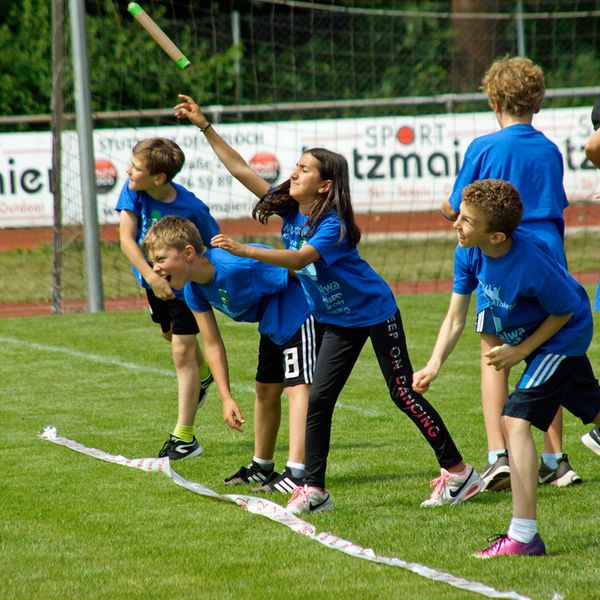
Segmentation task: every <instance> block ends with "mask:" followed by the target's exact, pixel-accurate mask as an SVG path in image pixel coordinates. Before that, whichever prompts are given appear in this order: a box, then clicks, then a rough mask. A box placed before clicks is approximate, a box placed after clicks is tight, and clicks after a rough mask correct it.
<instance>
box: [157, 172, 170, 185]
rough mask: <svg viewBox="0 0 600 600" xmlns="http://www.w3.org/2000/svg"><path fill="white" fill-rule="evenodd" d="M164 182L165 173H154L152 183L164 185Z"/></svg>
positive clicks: (165, 178)
mask: <svg viewBox="0 0 600 600" xmlns="http://www.w3.org/2000/svg"><path fill="white" fill-rule="evenodd" d="M165 183H167V175H166V174H165V173H157V174H156V175H154V185H165Z"/></svg>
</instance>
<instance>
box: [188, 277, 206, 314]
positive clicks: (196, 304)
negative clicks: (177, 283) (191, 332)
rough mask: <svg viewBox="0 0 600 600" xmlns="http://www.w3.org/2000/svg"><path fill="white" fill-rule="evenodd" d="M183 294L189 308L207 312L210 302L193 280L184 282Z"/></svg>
mask: <svg viewBox="0 0 600 600" xmlns="http://www.w3.org/2000/svg"><path fill="white" fill-rule="evenodd" d="M183 296H184V298H185V303H186V304H187V305H188V306H189V307H190V309H191V310H194V311H196V312H207V311H209V310H210V308H211V306H210V303H209V302H208V300H207V299H206V297H205V296H204V294H203V293H202V291H201V289H200V286H199V285H198V284H196V283H194V282H193V281H189V282H188V283H186V284H185V287H184V288H183Z"/></svg>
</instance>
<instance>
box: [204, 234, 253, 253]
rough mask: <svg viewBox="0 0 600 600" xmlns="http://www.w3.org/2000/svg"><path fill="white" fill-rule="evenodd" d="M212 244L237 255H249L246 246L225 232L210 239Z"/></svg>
mask: <svg viewBox="0 0 600 600" xmlns="http://www.w3.org/2000/svg"><path fill="white" fill-rule="evenodd" d="M210 245H211V246H214V247H215V248H221V249H223V250H227V252H231V254H234V255H235V256H247V251H246V246H245V245H244V244H240V242H236V241H235V240H234V239H233V238H230V237H229V236H227V235H224V234H223V233H218V234H217V235H215V236H214V237H213V238H212V239H211V240H210Z"/></svg>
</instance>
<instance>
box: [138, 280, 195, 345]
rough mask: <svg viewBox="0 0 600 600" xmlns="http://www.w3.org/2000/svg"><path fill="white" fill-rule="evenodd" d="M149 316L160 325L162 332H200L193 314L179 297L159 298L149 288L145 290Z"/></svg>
mask: <svg viewBox="0 0 600 600" xmlns="http://www.w3.org/2000/svg"><path fill="white" fill-rule="evenodd" d="M146 296H147V298H148V306H149V307H150V316H151V317H152V320H153V321H154V322H155V323H158V324H159V325H160V330H161V331H162V332H163V333H169V332H172V333H174V334H175V335H196V334H198V333H200V330H199V329H198V324H197V323H196V319H195V318H194V314H193V313H192V311H191V310H190V308H189V307H188V305H187V304H186V303H185V302H184V301H183V300H180V299H179V298H175V299H174V300H161V299H160V298H157V297H156V296H155V294H154V292H153V291H152V290H151V289H147V290H146Z"/></svg>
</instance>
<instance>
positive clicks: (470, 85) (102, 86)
mask: <svg viewBox="0 0 600 600" xmlns="http://www.w3.org/2000/svg"><path fill="white" fill-rule="evenodd" d="M64 1H65V5H66V6H68V2H67V0H64ZM147 3H149V4H151V12H152V17H153V18H154V19H155V20H156V21H157V23H158V24H159V25H160V26H161V27H162V28H163V29H164V30H165V31H166V32H167V34H169V35H170V36H171V37H172V38H173V39H174V40H175V41H176V43H178V45H179V46H180V47H181V48H182V49H184V51H185V54H186V56H188V58H189V59H190V60H191V61H192V66H191V67H190V68H188V69H186V70H185V71H180V70H179V69H177V68H176V67H175V66H174V64H173V63H172V62H171V61H170V59H169V58H168V57H167V56H166V55H164V53H163V52H162V51H161V50H160V49H159V48H158V46H157V45H156V43H155V42H154V41H153V40H152V39H151V38H150V36H148V35H147V34H146V32H144V31H143V30H142V29H141V28H140V27H139V25H138V24H137V23H135V21H134V20H133V19H132V18H131V16H130V15H129V14H128V13H127V11H126V5H127V2H125V1H124V0H123V1H121V0H88V2H86V30H87V42H88V50H89V57H88V62H89V65H90V86H91V95H92V108H93V110H94V111H95V112H99V111H117V110H119V111H122V110H132V109H133V110H135V109H149V108H166V107H169V106H172V105H173V104H174V103H175V102H176V100H177V93H180V92H185V91H188V92H191V93H193V94H195V95H196V97H197V98H198V99H199V100H201V102H202V103H203V104H204V105H208V104H225V105H228V104H237V103H242V104H251V103H269V102H292V101H306V100H335V99H353V98H382V97H393V96H414V95H432V94H440V93H447V92H458V91H477V86H478V83H479V80H480V78H481V75H482V74H483V73H482V70H483V69H485V65H486V64H488V63H489V60H490V58H489V56H493V55H494V53H496V54H500V55H502V54H504V53H505V52H509V53H512V54H515V53H516V33H515V31H516V26H515V23H514V21H513V20H505V21H503V23H504V24H503V26H502V27H501V28H498V27H497V26H494V28H493V29H494V31H495V32H496V33H495V34H494V35H500V37H501V39H500V40H499V41H498V42H497V43H495V45H494V47H493V49H492V50H490V49H489V48H487V47H486V48H487V49H486V53H487V54H486V57H485V60H482V58H481V56H479V55H478V54H477V53H478V52H479V53H480V51H479V50H478V47H479V46H478V44H477V43H470V42H472V40H469V39H466V40H465V39H464V38H465V37H466V38H468V37H469V34H470V31H469V27H471V28H478V27H480V28H481V30H482V31H483V32H484V33H485V32H488V29H486V28H485V27H484V25H483V23H484V22H483V21H478V20H473V21H470V20H469V21H468V27H466V28H465V26H464V23H462V25H461V26H460V27H459V26H458V25H457V23H458V21H457V20H455V19H452V18H447V17H444V18H434V17H430V16H427V14H425V13H426V12H427V11H430V12H433V11H436V10H437V11H438V12H439V11H442V12H445V13H446V15H447V14H448V12H449V11H450V10H451V9H452V8H455V9H456V10H458V9H457V8H456V7H463V10H464V7H465V6H467V7H468V6H470V5H473V6H475V5H477V6H478V7H479V8H480V9H481V8H482V7H483V9H485V10H492V9H494V10H496V11H497V10H499V8H498V7H499V6H502V7H503V8H502V10H503V11H505V12H507V13H508V12H511V11H514V6H515V3H514V2H501V3H499V2H498V0H487V2H484V1H483V0H477V2H474V1H470V0H461V1H460V2H459V1H458V0H455V1H454V2H436V1H434V0H408V1H400V0H387V1H386V0H364V1H361V2H360V3H358V2H354V0H348V2H347V4H348V6H350V7H353V6H354V5H357V6H358V4H360V6H361V7H367V8H371V9H374V10H371V11H365V12H362V13H360V12H351V11H344V10H339V11H336V12H333V11H332V12H329V11H319V10H315V9H311V8H303V7H301V8H298V7H296V8H290V7H289V6H284V5H279V4H271V3H269V2H258V1H255V0H252V1H235V2H232V1H230V2H206V3H204V2H203V3H195V2H192V1H191V0H185V1H184V0H176V1H174V2H170V3H161V2H152V0H148V2H147ZM323 3H324V4H327V3H328V2H327V1H326V0H324V2H323ZM335 4H336V6H339V5H340V3H338V2H336V3H335ZM575 4H576V6H575ZM575 4H574V2H573V0H555V1H552V2H550V1H544V0H531V1H527V2H525V3H524V6H525V9H526V11H529V12H533V11H537V12H546V13H548V14H551V13H552V12H556V11H561V10H570V9H573V8H577V9H579V10H582V11H585V10H597V9H598V8H599V6H598V5H599V4H600V2H598V1H597V0H581V1H579V0H578V2H577V3H575ZM51 6H52V2H50V1H49V0H13V1H9V0H4V2H2V1H1V0H0V14H1V15H3V17H4V20H3V22H2V24H1V25H0V47H2V49H3V51H2V53H0V114H2V115H22V114H25V115H31V114H39V113H45V114H47V113H48V112H49V110H50V106H51V93H52V26H51V21H52V20H51V12H50V11H51ZM386 8H387V9H389V8H395V9H398V10H400V9H401V10H403V11H406V10H413V11H418V12H419V16H415V17H411V18H405V17H399V16H385V15H382V14H381V13H379V14H378V12H377V11H381V10H384V9H386ZM232 9H235V10H237V11H239V14H240V20H241V33H242V35H241V42H240V43H239V44H237V45H236V44H234V43H233V38H232V34H231V10H232ZM149 10H150V9H149ZM478 23H479V25H478ZM599 27H600V18H598V17H590V18H585V19H583V18H577V19H575V18H573V19H552V18H547V17H546V18H540V19H534V20H527V21H526V22H525V32H526V36H525V43H526V48H527V52H528V55H529V56H531V58H532V59H533V60H535V61H536V62H538V63H540V64H541V65H542V66H543V67H544V70H545V72H546V81H547V84H548V86H549V87H553V86H554V87H575V86H589V85H597V84H598V73H600V57H599V56H598V50H597V47H598V44H597V38H598V28H599ZM482 31H479V34H481V32H482ZM498 32H501V34H498ZM66 33H67V36H66V38H67V42H66V43H67V46H68V43H69V42H68V39H69V35H68V34H69V30H68V28H67V31H66ZM475 33H477V32H476V31H473V35H472V37H473V40H475V39H476V38H477V36H476V35H475ZM485 35H487V33H485ZM485 35H484V36H483V37H485ZM457 36H458V37H457ZM481 37H482V36H481V35H479V37H478V38H477V39H480V38H481ZM460 38H463V39H460ZM67 49H68V48H67ZM488 55H489V56H488ZM67 56H69V54H67ZM457 66H458V67H457ZM65 72H66V81H67V83H68V84H69V85H67V86H66V89H71V88H72V85H70V84H71V79H70V78H72V67H71V64H70V62H68V63H67V64H66V65H65ZM65 101H66V104H68V103H69V102H71V107H72V97H66V98H65ZM584 101H585V100H584ZM373 114H374V113H373Z"/></svg>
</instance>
